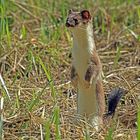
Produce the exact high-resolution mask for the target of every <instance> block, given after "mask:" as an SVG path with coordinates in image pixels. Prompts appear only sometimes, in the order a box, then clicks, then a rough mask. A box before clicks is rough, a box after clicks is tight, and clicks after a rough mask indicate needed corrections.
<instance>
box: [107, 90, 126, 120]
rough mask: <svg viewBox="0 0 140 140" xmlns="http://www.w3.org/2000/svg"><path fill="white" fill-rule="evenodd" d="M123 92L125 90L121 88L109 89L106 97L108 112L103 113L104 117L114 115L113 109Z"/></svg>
mask: <svg viewBox="0 0 140 140" xmlns="http://www.w3.org/2000/svg"><path fill="white" fill-rule="evenodd" d="M124 93H125V90H124V89H122V88H115V89H113V90H112V91H111V93H110V94H109V97H108V112H107V113H106V114H105V116H104V117H105V118H106V117H108V116H113V115H114V113H115V109H116V107H117V105H118V103H119V101H120V99H121V97H122V96H123V95H124Z"/></svg>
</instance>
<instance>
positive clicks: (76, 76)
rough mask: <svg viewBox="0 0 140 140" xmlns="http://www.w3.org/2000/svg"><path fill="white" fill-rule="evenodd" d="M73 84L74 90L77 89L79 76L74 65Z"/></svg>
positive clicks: (72, 69)
mask: <svg viewBox="0 0 140 140" xmlns="http://www.w3.org/2000/svg"><path fill="white" fill-rule="evenodd" d="M71 82H72V85H73V87H74V88H77V85H78V75H77V72H76V69H75V68H74V66H73V65H72V68H71Z"/></svg>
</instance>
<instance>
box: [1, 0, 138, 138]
mask: <svg viewBox="0 0 140 140" xmlns="http://www.w3.org/2000/svg"><path fill="white" fill-rule="evenodd" d="M1 2H2V1H1ZM9 2H10V3H8V2H7V3H5V5H4V6H5V8H6V10H5V11H4V12H3V14H1V15H0V20H1V24H2V21H6V22H5V23H4V25H3V26H2V28H0V29H1V30H2V31H1V35H0V37H1V41H0V73H1V74H2V77H3V79H4V81H5V83H6V87H7V88H8V91H9V93H10V96H11V101H9V99H8V97H7V96H6V94H5V92H4V90H3V88H2V86H1V87H0V94H1V97H2V96H3V97H4V108H2V109H1V111H0V112H1V114H2V115H3V117H4V120H3V126H2V127H1V128H0V129H3V130H2V133H3V139H5V140H19V139H25V140H26V139H27V140H28V139H31V140H35V139H37V140H39V139H46V140H48V139H51V140H53V139H54V140H56V139H64V140H69V139H70V140H73V139H75V140H82V139H85V140H89V139H93V140H96V139H99V140H112V139H113V140H122V139H123V140H135V139H136V133H137V123H136V122H137V118H136V116H137V109H138V106H139V100H140V88H139V87H140V84H139V83H140V10H139V8H140V7H139V5H138V1H136V0H134V1H132V2H131V1H130V0H129V1H126V2H121V0H120V1H119V2H118V3H117V2H115V1H113V0H112V2H103V1H101V0H100V2H98V3H93V2H86V1H85V2H84V3H82V2H81V1H79V2H75V1H72V2H68V1H66V0H64V1H63V2H61V1H58V2H55V1H52V2H51V1H46V2H41V0H38V2H37V1H33V0H30V1H28V2H26V1H25V3H23V2H22V1H12V0H9ZM73 3H74V7H75V8H76V9H82V8H88V9H90V10H91V12H92V13H93V16H94V20H93V24H94V32H95V33H94V34H95V41H96V46H97V50H98V53H99V55H100V58H101V61H102V63H103V72H104V80H103V83H104V89H105V93H106V95H107V94H108V93H109V92H110V91H111V89H112V88H114V87H118V86H119V87H122V88H124V89H126V90H127V91H128V93H127V94H126V95H125V96H124V97H123V98H122V100H121V102H120V104H119V106H118V108H117V111H116V115H115V117H114V119H113V120H112V121H111V123H110V124H107V125H106V126H103V128H102V130H101V131H100V132H95V130H94V128H92V127H91V126H90V125H89V124H86V123H85V122H84V121H83V122H80V123H79V124H75V123H74V121H73V120H74V118H75V111H76V93H75V92H74V91H73V88H72V86H71V83H70V77H69V74H70V63H71V58H70V50H71V46H72V43H71V39H70V35H69V33H68V31H67V30H66V28H65V25H64V23H65V18H66V13H67V9H70V8H71V7H72V5H73ZM82 4H83V5H82ZM80 5H82V6H81V7H80ZM77 7H78V8H77ZM5 8H3V9H5ZM130 9H131V10H130ZM1 10H2V8H1ZM1 13H2V12H1ZM3 17H4V18H3ZM5 19H7V20H5ZM7 27H8V29H7Z"/></svg>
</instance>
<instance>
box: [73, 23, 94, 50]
mask: <svg viewBox="0 0 140 140" xmlns="http://www.w3.org/2000/svg"><path fill="white" fill-rule="evenodd" d="M72 34H73V41H74V46H76V47H83V48H87V49H88V50H89V51H93V49H96V47H95V43H94V37H93V29H92V23H90V22H89V23H88V24H86V25H83V26H80V27H76V28H75V29H74V30H73V31H72Z"/></svg>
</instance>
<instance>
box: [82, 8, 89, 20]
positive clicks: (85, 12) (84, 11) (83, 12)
mask: <svg viewBox="0 0 140 140" xmlns="http://www.w3.org/2000/svg"><path fill="white" fill-rule="evenodd" d="M81 16H82V18H83V19H85V20H90V19H91V15H90V13H89V11H88V10H83V11H81Z"/></svg>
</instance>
